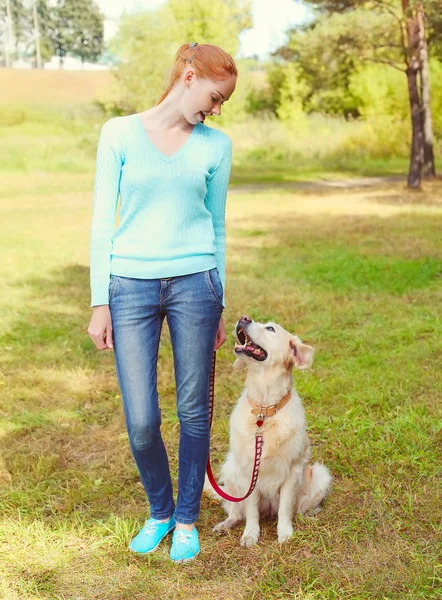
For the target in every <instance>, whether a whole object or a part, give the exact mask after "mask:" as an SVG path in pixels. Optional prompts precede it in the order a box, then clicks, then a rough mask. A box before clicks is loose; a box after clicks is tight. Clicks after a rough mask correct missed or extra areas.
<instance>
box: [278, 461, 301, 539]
mask: <svg viewBox="0 0 442 600" xmlns="http://www.w3.org/2000/svg"><path fill="white" fill-rule="evenodd" d="M301 479H302V467H300V466H296V467H292V469H291V471H290V473H289V475H288V477H287V479H286V480H285V481H284V483H283V484H282V486H281V490H280V497H279V509H278V542H279V543H280V544H282V543H283V542H286V541H287V540H288V539H289V538H290V537H291V536H292V534H293V525H292V515H293V508H294V504H295V501H296V496H297V493H298V490H299V487H300V485H301Z"/></svg>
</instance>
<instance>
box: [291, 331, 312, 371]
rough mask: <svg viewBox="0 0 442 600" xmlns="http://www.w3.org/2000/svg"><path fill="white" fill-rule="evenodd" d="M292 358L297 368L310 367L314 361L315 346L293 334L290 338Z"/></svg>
mask: <svg viewBox="0 0 442 600" xmlns="http://www.w3.org/2000/svg"><path fill="white" fill-rule="evenodd" d="M289 352H290V360H291V361H292V363H293V365H294V366H295V367H296V368H297V369H308V368H309V367H311V366H312V363H313V354H314V352H315V350H314V348H312V347H311V346H307V344H303V343H302V342H301V340H300V339H299V338H298V337H296V336H293V337H292V339H291V340H290V351H289Z"/></svg>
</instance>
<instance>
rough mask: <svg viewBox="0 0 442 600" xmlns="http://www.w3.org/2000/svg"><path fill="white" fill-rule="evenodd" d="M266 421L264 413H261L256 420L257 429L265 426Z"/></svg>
mask: <svg viewBox="0 0 442 600" xmlns="http://www.w3.org/2000/svg"><path fill="white" fill-rule="evenodd" d="M264 419H265V416H264V415H263V414H262V413H260V414H259V415H258V418H257V419H256V426H257V427H262V426H263V424H264Z"/></svg>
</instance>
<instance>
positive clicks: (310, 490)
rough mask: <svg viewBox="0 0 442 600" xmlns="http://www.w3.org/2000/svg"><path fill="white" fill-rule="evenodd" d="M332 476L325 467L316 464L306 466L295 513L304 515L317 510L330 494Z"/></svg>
mask: <svg viewBox="0 0 442 600" xmlns="http://www.w3.org/2000/svg"><path fill="white" fill-rule="evenodd" d="M331 484H332V476H331V475H330V471H329V470H328V469H327V467H326V466H325V465H322V464H321V463H318V462H316V463H315V464H314V465H306V466H305V467H304V472H303V474H302V487H301V490H300V494H299V499H298V508H297V512H298V513H300V514H304V513H306V512H307V511H308V510H313V509H317V508H318V507H319V505H320V504H321V502H322V501H323V500H324V498H325V497H326V496H327V494H328V493H329V492H330V487H331Z"/></svg>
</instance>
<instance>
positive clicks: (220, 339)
mask: <svg viewBox="0 0 442 600" xmlns="http://www.w3.org/2000/svg"><path fill="white" fill-rule="evenodd" d="M226 339H227V337H226V331H225V329H224V321H223V318H222V317H221V320H220V322H219V325H218V331H217V332H216V338H215V348H214V350H215V352H216V351H217V350H219V348H221V346H222V345H223V344H224V342H225V341H226Z"/></svg>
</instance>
